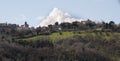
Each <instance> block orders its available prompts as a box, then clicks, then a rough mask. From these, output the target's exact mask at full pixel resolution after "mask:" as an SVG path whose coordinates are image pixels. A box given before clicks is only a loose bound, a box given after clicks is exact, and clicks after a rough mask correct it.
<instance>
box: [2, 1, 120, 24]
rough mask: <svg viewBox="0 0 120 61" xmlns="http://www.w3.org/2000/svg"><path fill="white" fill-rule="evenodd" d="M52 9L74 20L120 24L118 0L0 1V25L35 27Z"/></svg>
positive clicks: (119, 4)
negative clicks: (26, 23)
mask: <svg viewBox="0 0 120 61" xmlns="http://www.w3.org/2000/svg"><path fill="white" fill-rule="evenodd" d="M54 8H58V9H59V11H62V12H63V13H68V14H69V15H70V17H73V18H74V19H88V18H89V19H91V20H94V21H96V22H100V21H105V22H108V21H115V23H120V21H119V20H120V14H119V11H120V3H119V0H76V1H73V0H72V1H70V0H60V1H55V0H42V1H41V0H19V1H16V0H2V1H0V9H1V10H0V23H6V22H8V23H16V24H19V25H22V24H24V22H25V21H27V22H28V24H30V26H37V25H40V24H41V23H42V22H43V20H44V21H45V20H46V18H47V17H49V15H50V13H51V12H52V11H53V10H54ZM56 15H57V14H56ZM60 16H62V15H60ZM63 16H65V15H63ZM58 18H59V16H58ZM58 18H56V19H58ZM63 18H64V17H62V18H61V19H63ZM67 18H68V19H71V18H69V17H67ZM47 20H48V19H47ZM72 20H73V19H72ZM53 22H54V21H53Z"/></svg>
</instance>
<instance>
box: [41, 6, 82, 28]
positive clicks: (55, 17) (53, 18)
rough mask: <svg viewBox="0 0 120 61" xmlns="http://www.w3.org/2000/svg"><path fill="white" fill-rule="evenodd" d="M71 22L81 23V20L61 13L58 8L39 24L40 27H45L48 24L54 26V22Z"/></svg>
mask: <svg viewBox="0 0 120 61" xmlns="http://www.w3.org/2000/svg"><path fill="white" fill-rule="evenodd" d="M40 19H41V17H40ZM73 21H81V19H76V18H72V16H71V15H70V14H68V13H65V12H62V11H61V10H59V9H58V8H54V9H53V11H52V12H51V13H50V14H49V15H48V16H47V17H46V18H45V17H44V19H43V20H42V22H41V23H40V26H47V25H49V24H54V23H55V22H58V23H62V22H70V23H71V22H73Z"/></svg>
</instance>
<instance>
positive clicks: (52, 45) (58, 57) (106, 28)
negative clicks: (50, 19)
mask: <svg viewBox="0 0 120 61" xmlns="http://www.w3.org/2000/svg"><path fill="white" fill-rule="evenodd" d="M25 27H27V28H24V29H22V30H15V29H14V30H6V31H4V30H5V29H7V28H4V27H3V29H2V31H1V34H0V61H120V30H119V29H120V25H117V24H115V23H114V22H113V21H110V22H109V23H105V22H102V23H97V24H96V23H95V22H92V21H91V20H89V19H88V20H87V21H86V24H84V23H83V24H82V23H80V22H77V21H75V22H73V23H67V22H66V23H61V24H58V23H57V22H56V23H55V25H49V26H48V27H38V28H36V29H34V28H32V30H31V28H29V27H28V24H27V25H26V26H25ZM20 29H21V28H20Z"/></svg>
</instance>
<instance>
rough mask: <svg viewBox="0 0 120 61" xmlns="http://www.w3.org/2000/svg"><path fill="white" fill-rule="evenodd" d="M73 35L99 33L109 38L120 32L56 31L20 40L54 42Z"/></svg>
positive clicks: (95, 34) (119, 34)
mask: <svg viewBox="0 0 120 61" xmlns="http://www.w3.org/2000/svg"><path fill="white" fill-rule="evenodd" d="M75 35H79V36H81V37H85V36H88V35H89V36H97V35H99V36H102V37H103V38H105V39H106V40H109V39H110V38H111V37H112V36H113V35H117V36H118V38H120V33H116V32H113V33H111V32H62V35H60V34H59V33H58V32H56V33H52V34H51V35H39V36H34V37H30V38H23V39H22V40H26V41H32V40H39V39H41V38H43V39H46V38H49V39H50V40H51V41H53V42H54V41H55V40H56V39H63V38H68V37H71V36H75ZM19 40H20V39H19Z"/></svg>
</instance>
